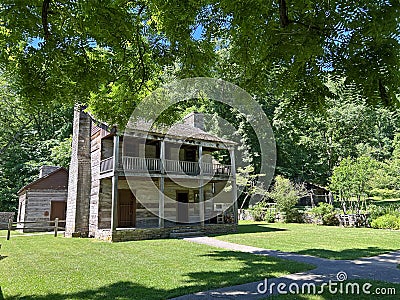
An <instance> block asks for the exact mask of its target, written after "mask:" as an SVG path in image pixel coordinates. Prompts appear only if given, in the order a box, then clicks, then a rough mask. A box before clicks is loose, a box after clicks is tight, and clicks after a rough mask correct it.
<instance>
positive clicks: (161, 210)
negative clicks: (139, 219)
mask: <svg viewBox="0 0 400 300" xmlns="http://www.w3.org/2000/svg"><path fill="white" fill-rule="evenodd" d="M160 160H161V166H160V171H161V177H160V179H159V181H158V183H159V187H158V188H159V193H158V227H160V228H164V215H165V214H164V211H165V207H164V206H165V205H164V202H165V196H164V185H165V178H164V174H165V140H162V141H161V147H160Z"/></svg>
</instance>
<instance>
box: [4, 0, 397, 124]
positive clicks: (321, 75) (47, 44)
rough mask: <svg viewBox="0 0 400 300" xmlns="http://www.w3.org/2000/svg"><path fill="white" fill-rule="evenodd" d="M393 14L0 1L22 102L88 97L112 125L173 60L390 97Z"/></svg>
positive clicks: (306, 91) (285, 86) (383, 8)
mask: <svg viewBox="0 0 400 300" xmlns="http://www.w3.org/2000/svg"><path fill="white" fill-rule="evenodd" d="M399 14H400V4H399V3H398V1H378V2H376V1H375V2H371V1H369V0H361V1H357V2H352V3H349V2H348V1H345V0H336V1H325V2H321V1H317V0H310V1H305V2H304V1H303V2H295V1H287V0H281V1H279V2H277V1H272V0H267V1H265V0H263V1H261V0H255V1H252V2H251V3H249V2H248V1H241V0H236V1H231V0H222V1H214V0H203V1H193V0H190V1H185V2H182V1H179V0H170V1H164V0H144V1H121V0H118V1H82V0H78V1H63V0H57V1H48V0H44V1H38V0H34V1H30V2H29V3H28V4H27V3H25V2H24V1H12V0H4V1H2V3H1V5H0V19H1V23H0V36H1V37H0V41H1V42H0V46H1V49H4V51H2V52H1V55H0V67H1V69H2V70H3V71H4V72H7V75H9V76H12V77H13V78H15V85H16V86H17V87H18V91H19V93H20V94H21V95H24V96H28V95H29V97H26V98H24V100H23V101H24V103H25V104H26V105H27V106H29V105H41V104H46V105H49V104H51V103H53V104H60V103H65V102H66V101H67V102H69V103H70V104H71V103H76V102H81V103H86V104H89V105H90V109H91V110H92V111H93V112H95V114H96V115H97V116H98V117H100V118H101V119H102V120H104V121H107V122H109V123H111V124H114V123H119V124H120V125H123V123H124V122H125V121H126V117H125V112H129V111H131V110H132V109H133V108H134V106H135V105H136V104H137V103H138V101H140V100H141V99H142V98H143V97H144V96H146V95H147V94H148V93H149V92H150V91H152V90H153V89H154V87H157V86H158V85H159V84H160V83H162V82H164V80H165V78H164V79H163V78H162V76H163V75H162V73H164V72H165V71H166V70H168V69H169V68H174V66H179V67H178V68H177V72H176V76H177V77H178V78H184V77H194V76H212V77H220V78H223V79H226V80H228V81H232V82H234V83H236V84H239V85H240V86H241V87H243V88H245V89H247V90H249V91H252V93H255V94H257V95H261V96H262V97H267V96H268V95H269V94H271V93H272V92H273V93H275V95H277V96H279V97H285V98H287V99H290V101H291V102H292V103H296V104H302V103H304V102H306V103H307V104H308V105H309V106H314V107H315V106H317V107H320V106H321V104H324V103H325V100H326V98H325V97H326V96H327V95H332V92H331V91H330V90H329V88H328V87H327V86H326V85H325V82H326V80H327V79H328V78H330V80H332V81H335V82H339V81H342V79H343V78H345V80H344V85H345V86H353V87H354V91H355V92H356V93H357V94H358V95H362V96H365V97H366V99H367V100H368V102H369V103H374V104H377V103H383V104H384V105H385V106H396V105H398V99H397V96H396V95H397V94H399V87H398V82H399V65H400V63H399V55H400V54H399V51H398V49H399V32H398V23H399ZM271 83H273V84H271ZM271 87H272V89H271ZM111 107H112V108H113V110H110V108H111ZM128 115H129V113H128Z"/></svg>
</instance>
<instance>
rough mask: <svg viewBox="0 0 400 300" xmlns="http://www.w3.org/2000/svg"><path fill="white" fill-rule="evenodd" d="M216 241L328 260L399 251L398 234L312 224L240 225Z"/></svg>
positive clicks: (260, 223) (399, 235)
mask: <svg viewBox="0 0 400 300" xmlns="http://www.w3.org/2000/svg"><path fill="white" fill-rule="evenodd" d="M216 238H218V239H220V240H223V241H228V242H233V243H238V244H243V245H249V246H254V247H260V248H265V249H273V250H281V251H287V252H296V253H300V254H309V255H314V256H319V257H325V258H331V259H356V258H359V257H365V256H374V255H378V254H382V253H385V252H390V251H395V250H398V249H400V231H390V230H378V229H370V228H343V227H336V226H317V225H312V224H283V223H272V224H268V223H265V222H241V223H240V226H239V233H238V234H229V235H221V236H217V237H216Z"/></svg>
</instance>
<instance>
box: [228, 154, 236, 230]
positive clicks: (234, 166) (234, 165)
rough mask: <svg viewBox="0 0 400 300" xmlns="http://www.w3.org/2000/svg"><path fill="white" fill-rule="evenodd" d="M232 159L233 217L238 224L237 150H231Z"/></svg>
mask: <svg viewBox="0 0 400 300" xmlns="http://www.w3.org/2000/svg"><path fill="white" fill-rule="evenodd" d="M229 155H230V158H231V178H232V181H231V184H232V197H233V216H234V219H235V224H237V223H238V203H237V185H236V162H235V149H234V148H231V149H229Z"/></svg>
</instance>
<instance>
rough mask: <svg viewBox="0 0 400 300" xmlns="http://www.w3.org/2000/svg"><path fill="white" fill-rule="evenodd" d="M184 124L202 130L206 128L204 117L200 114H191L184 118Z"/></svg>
mask: <svg viewBox="0 0 400 300" xmlns="http://www.w3.org/2000/svg"><path fill="white" fill-rule="evenodd" d="M183 123H184V124H186V125H190V126H193V127H196V128H199V129H201V130H205V128H204V115H203V114H202V113H199V112H191V113H190V114H188V115H186V116H185V117H184V118H183Z"/></svg>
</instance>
